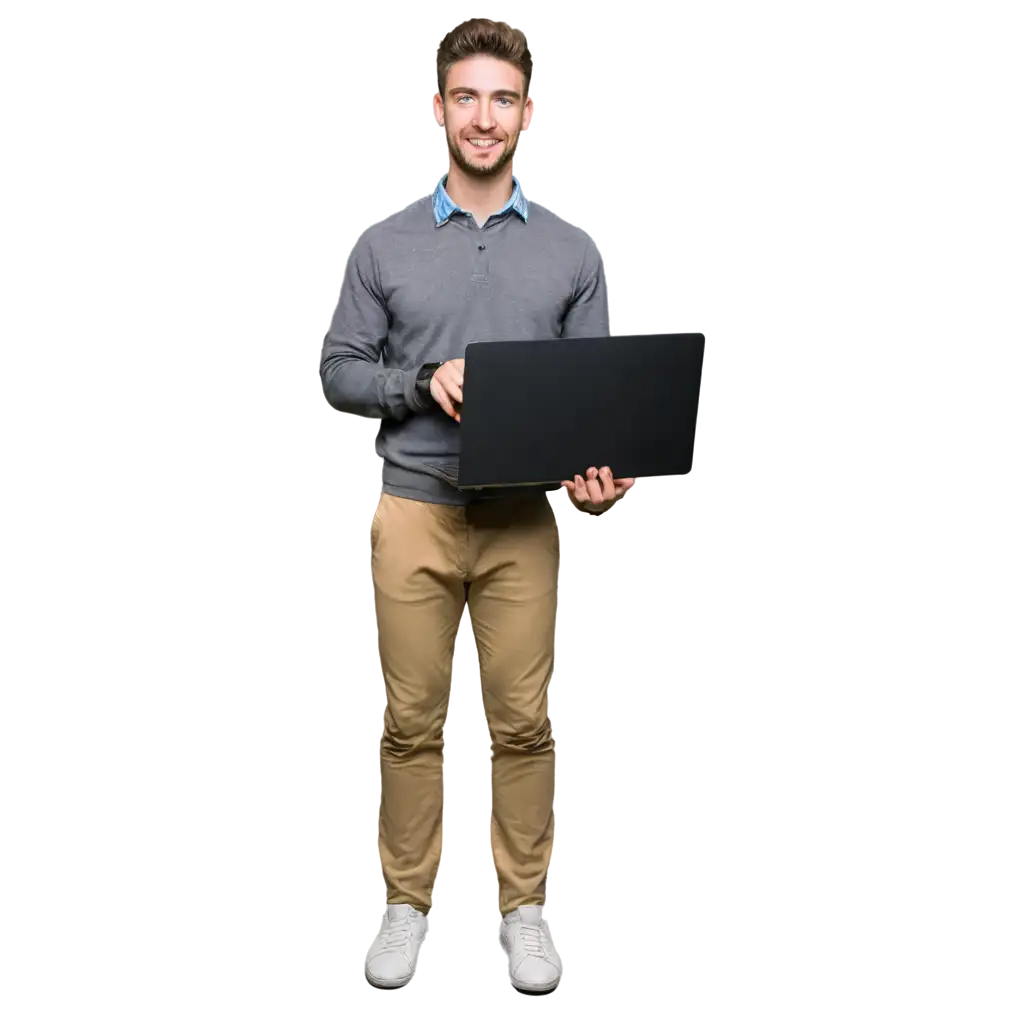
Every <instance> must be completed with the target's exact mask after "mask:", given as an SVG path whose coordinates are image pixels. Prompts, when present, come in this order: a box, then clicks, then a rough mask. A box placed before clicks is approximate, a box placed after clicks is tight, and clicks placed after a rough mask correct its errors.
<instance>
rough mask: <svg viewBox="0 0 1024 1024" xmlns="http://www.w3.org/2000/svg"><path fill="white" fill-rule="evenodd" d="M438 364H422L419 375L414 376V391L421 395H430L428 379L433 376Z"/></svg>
mask: <svg viewBox="0 0 1024 1024" xmlns="http://www.w3.org/2000/svg"><path fill="white" fill-rule="evenodd" d="M440 365H441V364H440V363H424V364H423V366H421V367H420V371H419V373H417V374H416V390H417V391H419V392H420V393H421V394H425V395H429V394H430V379H431V378H432V377H433V376H434V371H435V370H437V368H438V367H439V366H440Z"/></svg>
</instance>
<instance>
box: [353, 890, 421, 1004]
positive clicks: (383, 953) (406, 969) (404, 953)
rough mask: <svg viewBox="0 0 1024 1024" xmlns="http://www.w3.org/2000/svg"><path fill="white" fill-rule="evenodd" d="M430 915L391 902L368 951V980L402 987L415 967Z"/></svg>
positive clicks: (405, 905)
mask: <svg viewBox="0 0 1024 1024" xmlns="http://www.w3.org/2000/svg"><path fill="white" fill-rule="evenodd" d="M426 934H427V917H426V915H425V914H422V913H420V911H418V910H416V908H415V907H411V906H410V905H409V904H408V903H389V904H388V908H387V910H386V911H385V912H384V918H383V920H382V921H381V926H380V932H379V933H378V935H377V938H376V939H375V940H374V943H373V945H372V946H371V947H370V951H369V952H368V953H367V954H366V980H367V981H368V982H369V983H370V984H371V985H373V986H374V987H375V988H401V987H402V986H403V985H406V984H408V983H409V981H410V980H411V979H412V976H413V973H414V972H415V970H416V957H417V956H418V955H419V952H420V943H421V942H422V941H423V939H424V937H425V936H426Z"/></svg>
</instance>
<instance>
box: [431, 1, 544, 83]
mask: <svg viewBox="0 0 1024 1024" xmlns="http://www.w3.org/2000/svg"><path fill="white" fill-rule="evenodd" d="M477 54H487V55H488V56H490V57H497V58H498V60H505V61H508V62H509V64H513V65H515V67H517V68H519V70H520V71H521V72H522V73H523V102H524V103H525V102H526V98H527V97H528V96H529V95H530V78H531V76H532V75H533V58H532V57H531V56H530V49H529V47H528V46H527V45H526V36H525V35H523V33H522V32H520V31H519V29H517V28H512V27H511V26H510V25H506V24H505V22H503V21H490V20H489V19H488V18H470V19H469V21H464V22H463V23H462V24H461V25H458V26H456V27H455V28H453V29H452V30H451V32H449V33H448V35H446V36H445V37H444V39H442V40H441V45H440V46H439V47H438V48H437V91H438V92H439V93H440V94H441V101H442V102H444V99H445V90H446V89H447V87H448V72H449V71H451V69H452V66H453V65H454V64H457V63H458V62H459V61H460V60H465V58H466V57H475V56H476V55H477Z"/></svg>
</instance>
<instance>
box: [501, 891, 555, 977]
mask: <svg viewBox="0 0 1024 1024" xmlns="http://www.w3.org/2000/svg"><path fill="white" fill-rule="evenodd" d="M543 910H544V908H543V907H539V906H532V907H517V908H516V909H515V910H513V911H512V912H511V913H508V914H506V915H505V916H504V917H503V918H502V919H501V930H500V932H499V933H498V938H499V939H500V940H501V947H502V949H504V950H505V952H506V953H508V976H509V978H510V979H511V981H512V986H513V987H514V988H515V989H517V990H518V991H520V992H525V993H527V994H529V995H540V994H542V993H544V992H553V991H554V990H555V988H556V987H557V986H558V982H559V980H560V979H561V977H562V961H561V958H560V957H559V956H558V953H557V952H556V951H555V944H554V942H552V940H551V929H550V928H549V927H548V923H547V921H545V920H544V919H543V917H542V916H541V915H542V914H543Z"/></svg>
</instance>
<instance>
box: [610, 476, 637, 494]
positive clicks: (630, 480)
mask: <svg viewBox="0 0 1024 1024" xmlns="http://www.w3.org/2000/svg"><path fill="white" fill-rule="evenodd" d="M635 483H636V478H635V477H631V476H624V477H622V479H621V480H616V481H615V486H616V487H621V488H622V489H623V491H628V490H629V489H630V487H632V486H633V484H635Z"/></svg>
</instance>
